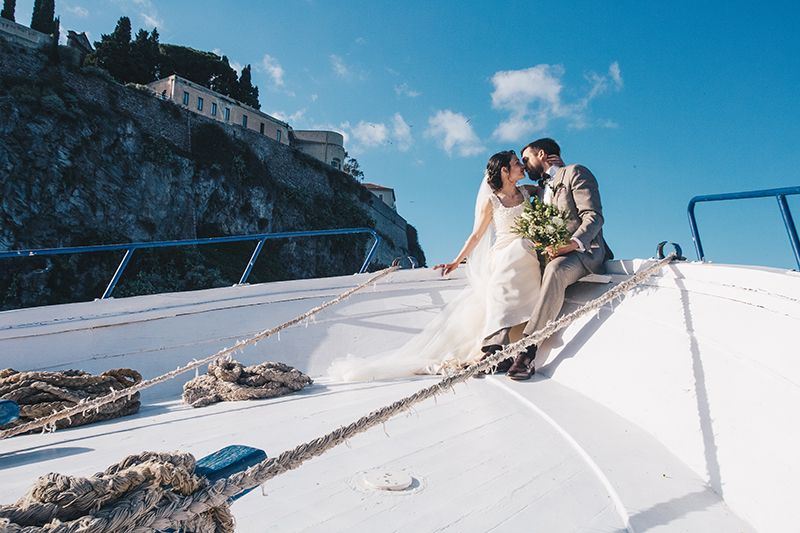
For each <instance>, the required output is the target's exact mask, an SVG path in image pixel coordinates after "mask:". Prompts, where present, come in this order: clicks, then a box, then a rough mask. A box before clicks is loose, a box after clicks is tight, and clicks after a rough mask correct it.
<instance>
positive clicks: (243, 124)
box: [242, 115, 247, 128]
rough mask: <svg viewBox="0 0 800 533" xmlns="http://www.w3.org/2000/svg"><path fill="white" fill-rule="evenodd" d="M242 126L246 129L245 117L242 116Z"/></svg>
mask: <svg viewBox="0 0 800 533" xmlns="http://www.w3.org/2000/svg"><path fill="white" fill-rule="evenodd" d="M242 126H244V127H245V128H246V127H247V115H242Z"/></svg>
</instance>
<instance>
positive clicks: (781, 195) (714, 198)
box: [687, 187, 800, 270]
mask: <svg viewBox="0 0 800 533" xmlns="http://www.w3.org/2000/svg"><path fill="white" fill-rule="evenodd" d="M794 194H800V187H785V188H783V189H764V190H760V191H745V192H732V193H726V194H708V195H705V196H695V197H694V198H692V199H691V200H689V206H688V207H687V211H688V213H689V229H691V231H692V240H693V241H694V248H695V250H697V258H698V259H699V260H700V261H705V260H706V256H705V252H704V251H703V243H702V242H701V241H700V230H699V229H698V228H697V220H696V219H695V216H694V206H695V205H696V204H699V203H701V202H719V201H722V200H744V199H748V198H769V197H775V198H776V199H777V200H778V208H779V209H780V211H781V216H782V217H783V225H784V226H786V233H788V234H789V244H790V245H791V247H792V252H793V253H794V260H795V262H796V263H797V269H798V270H800V241H798V239H797V226H795V224H794V219H793V218H792V212H791V211H790V210H789V204H788V203H787V202H786V197H787V196H791V195H794Z"/></svg>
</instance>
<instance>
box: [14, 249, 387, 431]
mask: <svg viewBox="0 0 800 533" xmlns="http://www.w3.org/2000/svg"><path fill="white" fill-rule="evenodd" d="M399 268H400V267H399V266H397V265H394V266H391V267H389V268H385V269H383V270H381V271H380V272H378V273H377V274H375V275H374V276H372V277H371V278H369V279H368V280H367V281H365V282H364V283H362V284H361V285H358V286H356V287H353V288H351V289H348V290H346V291H344V292H343V293H341V294H340V295H338V296H336V297H335V298H333V299H332V300H328V301H327V302H324V303H322V304H320V305H318V306H317V307H314V308H312V309H309V310H308V311H306V312H305V313H303V314H301V315H299V316H297V317H295V318H293V319H291V320H289V321H287V322H284V323H283V324H281V325H279V326H275V327H273V328H270V329H266V330H264V331H261V332H259V333H257V334H255V335H254V336H252V337H250V338H249V339H244V340H240V341H237V342H236V343H235V344H234V345H233V346H230V347H228V348H223V349H222V350H220V351H218V352H217V353H215V354H213V355H210V356H208V357H205V358H203V359H200V360H197V361H192V362H191V363H189V364H187V365H184V366H182V367H178V368H176V369H175V370H172V371H170V372H167V373H165V374H162V375H160V376H157V377H155V378H152V379H146V380H144V381H141V382H139V383H137V384H136V385H133V386H131V387H129V388H127V389H124V390H116V391H113V392H111V393H109V394H107V395H105V396H101V397H100V398H97V399H95V400H91V401H82V402H80V403H79V404H78V405H75V406H74V407H70V408H68V409H64V410H62V411H59V412H57V413H53V414H51V415H49V416H45V417H41V418H38V419H36V420H33V421H31V422H28V423H25V424H20V425H19V426H16V427H13V428H10V429H6V430H3V431H0V440H2V439H7V438H8V437H13V436H14V435H19V434H20V433H27V432H28V431H31V430H34V429H38V428H42V427H53V424H55V423H56V422H57V421H59V420H63V419H66V418H70V417H72V416H75V415H78V414H81V413H85V412H86V411H90V410H92V409H99V408H100V407H102V406H104V405H106V404H109V403H112V402H115V401H117V400H119V399H120V398H123V397H132V396H133V394H134V393H136V392H139V391H141V390H144V389H147V388H150V387H152V386H154V385H158V384H159V383H163V382H165V381H168V380H170V379H173V378H174V377H176V376H179V375H181V374H183V373H185V372H188V371H190V370H194V369H195V368H198V367H201V366H203V365H205V364H207V363H210V362H212V361H216V360H217V359H220V358H222V357H227V356H230V355H231V354H233V353H234V352H236V351H239V350H243V349H244V348H246V347H247V346H251V345H254V344H256V343H258V342H259V341H262V340H264V339H266V338H267V337H270V336H272V335H274V334H276V333H279V332H280V331H282V330H284V329H287V328H290V327H292V326H294V325H296V324H299V323H300V322H303V321H304V320H308V319H310V318H311V317H312V316H314V315H316V314H317V313H319V312H320V311H323V310H324V309H327V308H328V307H330V306H332V305H334V304H337V303H339V302H341V301H343V300H345V299H347V298H348V297H350V296H351V295H352V294H354V293H356V292H358V291H360V290H361V289H363V288H365V287H367V286H369V285H371V284H372V283H375V282H376V281H378V280H379V279H381V278H383V277H385V276H388V275H389V274H391V273H392V272H394V271H395V270H398V269H399Z"/></svg>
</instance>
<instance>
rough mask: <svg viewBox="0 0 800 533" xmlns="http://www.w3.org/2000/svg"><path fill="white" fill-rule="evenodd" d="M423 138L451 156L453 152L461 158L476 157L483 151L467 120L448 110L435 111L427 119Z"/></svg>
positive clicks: (459, 114)
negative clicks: (429, 139) (430, 139)
mask: <svg viewBox="0 0 800 533" xmlns="http://www.w3.org/2000/svg"><path fill="white" fill-rule="evenodd" d="M425 136H426V137H429V138H432V139H434V140H435V141H436V142H437V144H438V145H439V146H440V147H441V148H442V149H443V150H444V151H445V152H447V155H450V156H452V155H453V152H455V153H456V154H457V155H459V156H462V157H467V156H471V155H476V154H479V153H481V152H483V151H484V150H485V148H484V146H483V144H482V143H481V141H480V139H478V136H477V135H475V131H474V130H473V129H472V125H471V124H470V123H469V120H468V119H467V118H466V117H465V116H464V115H462V114H461V113H455V112H453V111H450V110H449V109H445V110H440V111H437V112H436V113H435V114H434V115H433V116H431V117H430V118H429V119H428V129H427V130H425Z"/></svg>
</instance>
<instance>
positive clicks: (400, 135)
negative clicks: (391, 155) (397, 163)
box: [392, 113, 414, 152]
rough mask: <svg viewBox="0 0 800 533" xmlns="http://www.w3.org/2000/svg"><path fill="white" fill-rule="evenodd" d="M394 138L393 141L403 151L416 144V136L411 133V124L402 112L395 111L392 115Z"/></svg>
mask: <svg viewBox="0 0 800 533" xmlns="http://www.w3.org/2000/svg"><path fill="white" fill-rule="evenodd" d="M392 138H393V141H392V142H393V143H395V144H396V145H397V149H398V150H400V151H401V152H407V151H408V149H409V148H411V145H412V144H414V137H413V136H412V135H411V126H409V125H408V123H407V122H406V121H405V119H403V116H402V115H401V114H400V113H395V114H394V117H392Z"/></svg>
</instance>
